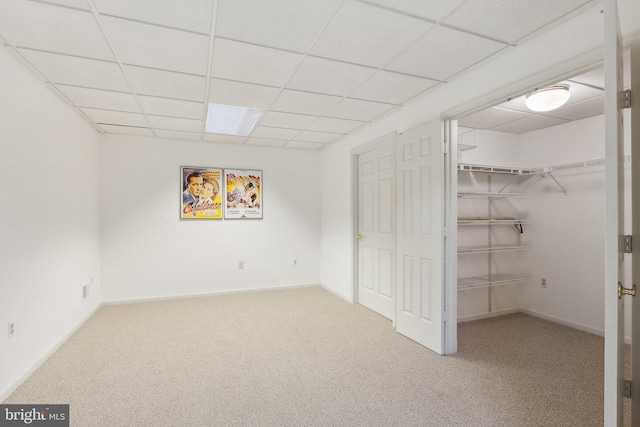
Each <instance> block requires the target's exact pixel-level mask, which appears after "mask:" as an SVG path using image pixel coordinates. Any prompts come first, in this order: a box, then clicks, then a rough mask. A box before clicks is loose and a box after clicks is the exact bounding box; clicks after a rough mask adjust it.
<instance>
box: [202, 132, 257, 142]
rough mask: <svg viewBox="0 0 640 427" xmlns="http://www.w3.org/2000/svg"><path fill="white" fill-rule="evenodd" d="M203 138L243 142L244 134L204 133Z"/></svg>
mask: <svg viewBox="0 0 640 427" xmlns="http://www.w3.org/2000/svg"><path fill="white" fill-rule="evenodd" d="M204 140H205V141H209V142H223V143H225V144H244V142H245V141H246V140H247V137H246V136H234V135H221V134H218V133H205V134H204Z"/></svg>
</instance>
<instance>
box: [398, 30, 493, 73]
mask: <svg viewBox="0 0 640 427" xmlns="http://www.w3.org/2000/svg"><path fill="white" fill-rule="evenodd" d="M504 47H505V44H503V43H498V42H495V41H492V40H487V39H484V38H481V37H476V36H472V35H470V34H467V33H463V32H460V31H455V30H452V29H449V28H445V27H436V28H435V29H434V30H433V31H431V32H429V33H428V34H427V35H426V36H425V37H423V38H422V39H421V40H420V41H418V42H417V43H416V44H414V45H413V46H411V47H410V48H409V49H407V50H406V51H405V52H404V53H403V54H402V55H400V56H399V57H398V58H396V59H395V60H394V61H392V62H391V63H390V64H389V65H388V66H387V67H386V68H387V69H389V70H392V71H399V72H403V73H407V74H413V75H416V76H421V77H426V78H430V79H434V80H446V79H448V78H450V77H451V76H453V75H455V74H457V73H459V72H461V71H463V70H464V69H466V68H468V67H470V66H471V65H473V64H475V63H476V62H478V61H480V60H482V59H484V58H486V57H488V56H490V55H492V54H494V53H496V52H498V51H499V50H500V49H502V48H504Z"/></svg>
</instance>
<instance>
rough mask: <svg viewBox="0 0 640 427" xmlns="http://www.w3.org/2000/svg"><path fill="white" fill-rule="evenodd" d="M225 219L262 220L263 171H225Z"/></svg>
mask: <svg viewBox="0 0 640 427" xmlns="http://www.w3.org/2000/svg"><path fill="white" fill-rule="evenodd" d="M224 188H225V201H224V217H225V219H232V218H258V219H259V218H262V171H259V170H246V169H225V170H224Z"/></svg>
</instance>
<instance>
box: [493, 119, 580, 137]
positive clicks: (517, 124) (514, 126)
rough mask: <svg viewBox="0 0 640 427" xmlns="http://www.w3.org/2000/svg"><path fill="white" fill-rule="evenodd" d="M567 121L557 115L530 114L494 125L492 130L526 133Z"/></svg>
mask: <svg viewBox="0 0 640 427" xmlns="http://www.w3.org/2000/svg"><path fill="white" fill-rule="evenodd" d="M567 122H568V120H562V119H557V118H555V117H545V116H529V117H525V118H524V119H520V120H516V121H513V122H510V123H506V124H504V125H500V126H496V127H493V128H491V130H497V131H499V132H510V133H526V132H531V131H533V130H537V129H542V128H546V127H551V126H556V125H561V124H563V123H567Z"/></svg>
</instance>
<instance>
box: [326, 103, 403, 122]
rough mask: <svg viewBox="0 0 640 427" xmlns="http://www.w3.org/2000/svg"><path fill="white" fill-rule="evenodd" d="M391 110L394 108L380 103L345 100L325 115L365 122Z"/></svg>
mask: <svg viewBox="0 0 640 427" xmlns="http://www.w3.org/2000/svg"><path fill="white" fill-rule="evenodd" d="M393 108H396V106H395V105H391V104H383V103H380V102H371V101H361V100H359V99H351V98H345V99H343V100H342V101H340V103H338V104H337V105H336V106H335V107H333V108H332V109H331V110H329V111H328V112H327V114H326V115H327V116H328V117H335V118H341V119H350V120H361V121H365V122H366V121H371V120H373V119H374V118H376V117H378V116H380V115H382V114H385V113H387V112H389V111H391V110H392V109H393Z"/></svg>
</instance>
